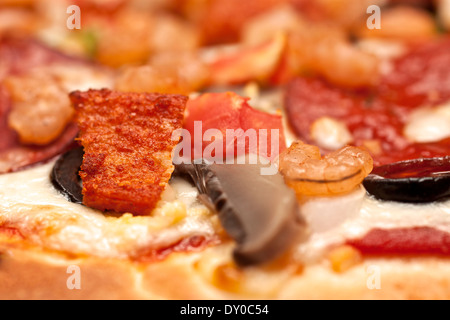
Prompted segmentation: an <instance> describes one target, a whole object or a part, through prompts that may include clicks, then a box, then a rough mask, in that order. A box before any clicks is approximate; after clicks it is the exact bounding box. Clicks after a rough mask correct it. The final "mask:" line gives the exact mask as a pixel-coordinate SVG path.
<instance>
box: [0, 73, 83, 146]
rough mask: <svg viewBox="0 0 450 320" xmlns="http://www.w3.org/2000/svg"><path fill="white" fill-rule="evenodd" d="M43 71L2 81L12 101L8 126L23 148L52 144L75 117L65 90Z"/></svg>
mask: <svg viewBox="0 0 450 320" xmlns="http://www.w3.org/2000/svg"><path fill="white" fill-rule="evenodd" d="M42 71H43V70H41V72H34V73H28V74H26V75H23V76H14V77H8V78H6V79H5V80H4V85H5V86H6V88H7V90H8V92H9V94H10V96H11V101H12V108H11V111H10V113H9V115H8V125H9V127H11V128H12V129H14V130H15V131H16V132H17V134H18V135H19V139H20V141H21V143H23V144H35V145H46V144H48V143H50V142H52V141H54V140H55V139H56V138H57V137H59V136H60V134H61V133H62V132H63V131H64V128H65V127H66V125H67V124H68V123H69V121H70V120H71V118H72V116H73V114H74V111H73V108H72V106H71V104H70V100H69V97H68V96H67V92H66V90H65V89H64V87H63V86H62V85H61V83H60V82H59V81H58V80H57V79H56V78H55V77H54V76H52V75H51V74H48V73H44V72H42Z"/></svg>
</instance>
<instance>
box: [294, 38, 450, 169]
mask: <svg viewBox="0 0 450 320" xmlns="http://www.w3.org/2000/svg"><path fill="white" fill-rule="evenodd" d="M449 100H450V37H446V38H443V39H440V40H439V41H433V42H430V43H428V44H426V45H423V46H421V47H417V48H414V49H412V50H411V51H410V52H409V53H408V54H406V55H405V56H403V57H401V58H399V59H397V60H396V61H395V62H394V64H393V69H392V71H391V72H389V73H388V74H387V75H385V76H384V78H383V81H382V84H381V85H380V86H379V88H376V89H373V90H372V91H371V92H356V91H349V90H346V89H344V88H340V87H336V86H332V85H330V84H328V83H326V82H325V81H323V80H321V79H308V78H297V79H295V80H293V81H291V82H290V83H289V84H288V86H287V89H286V97H285V108H286V112H287V115H288V119H289V123H290V125H291V127H292V128H293V130H294V132H295V133H296V134H297V135H298V137H299V138H300V139H302V140H304V141H306V142H308V143H314V141H313V140H312V139H311V136H310V128H311V125H312V124H313V123H314V121H315V120H317V119H319V118H321V117H332V118H335V119H337V120H340V121H342V122H343V123H345V124H346V125H347V127H348V129H349V130H350V132H351V133H352V135H353V138H354V144H355V145H365V144H366V142H373V141H377V142H378V143H379V146H380V150H378V152H374V154H373V155H372V156H373V158H374V164H375V166H378V165H383V164H388V163H392V162H397V161H403V160H411V159H415V158H430V157H442V156H446V155H448V154H450V142H449V139H445V140H442V141H437V142H433V143H411V142H409V141H408V140H407V139H406V138H405V137H404V136H403V127H404V125H405V123H406V121H407V118H408V115H409V114H410V112H411V111H412V110H413V109H415V108H417V107H420V106H433V105H438V104H441V103H443V102H445V101H449ZM324 151H325V152H326V150H324Z"/></svg>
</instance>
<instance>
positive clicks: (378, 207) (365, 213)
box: [297, 191, 450, 262]
mask: <svg viewBox="0 0 450 320" xmlns="http://www.w3.org/2000/svg"><path fill="white" fill-rule="evenodd" d="M358 192H359V191H357V192H356V194H355V193H353V194H349V195H347V196H344V197H342V198H341V199H340V200H332V199H315V200H312V201H311V203H309V204H308V203H306V204H305V206H312V205H314V202H317V203H320V208H321V210H317V211H316V212H315V213H313V214H316V215H323V216H325V217H326V216H329V217H331V218H332V219H331V220H333V221H336V223H335V225H334V226H329V225H328V227H327V228H326V229H325V230H324V231H322V230H319V232H313V233H312V234H311V236H310V238H309V240H308V241H307V242H305V243H303V244H301V245H299V247H298V255H297V257H298V259H299V260H301V261H303V262H311V261H316V260H317V259H319V258H320V257H322V256H323V254H324V252H325V251H326V250H327V249H328V248H329V247H330V246H333V245H339V244H342V243H344V242H345V240H346V239H350V238H360V237H363V236H364V235H365V234H366V233H367V232H369V231H370V230H371V229H374V228H383V229H392V228H410V227H419V226H427V227H433V228H437V229H440V230H443V231H446V232H450V200H449V201H442V202H433V203H429V204H413V203H400V202H391V201H380V200H376V199H375V198H373V197H371V196H369V195H367V194H364V195H363V197H362V199H358V195H357V194H358ZM351 198H355V199H356V202H353V201H354V199H353V200H352V199H351ZM338 202H341V203H340V205H341V206H344V207H345V206H347V205H348V203H351V202H353V208H349V211H346V210H339V208H338V207H339V204H338ZM316 205H317V204H316ZM355 208H356V209H355ZM335 214H339V215H341V217H336V216H334V215H335ZM313 231H314V230H313ZM315 231H317V230H315Z"/></svg>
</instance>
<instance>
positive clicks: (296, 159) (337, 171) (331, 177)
mask: <svg viewBox="0 0 450 320" xmlns="http://www.w3.org/2000/svg"><path fill="white" fill-rule="evenodd" d="M372 169H373V160H372V158H371V156H370V154H369V153H368V152H367V151H365V150H363V149H361V148H358V147H352V146H347V147H344V148H342V149H340V150H338V151H335V152H333V153H330V154H328V155H326V156H324V157H323V158H322V156H321V154H320V150H319V148H318V147H316V146H311V145H307V144H304V143H303V142H300V141H297V142H294V143H293V144H292V145H291V147H290V148H289V149H288V150H286V151H285V152H283V153H282V154H281V155H280V159H279V170H280V172H281V174H282V175H283V176H284V178H285V181H286V184H287V185H288V186H290V187H291V188H293V189H294V190H295V192H296V194H297V197H298V198H301V197H303V196H333V195H340V194H345V193H349V192H351V191H353V190H354V189H356V188H357V187H358V186H359V185H360V184H361V182H362V181H363V180H364V178H365V177H367V176H368V175H369V174H370V172H371V171H372Z"/></svg>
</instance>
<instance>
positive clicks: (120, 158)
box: [70, 89, 187, 214]
mask: <svg viewBox="0 0 450 320" xmlns="http://www.w3.org/2000/svg"><path fill="white" fill-rule="evenodd" d="M70 98H71V100H72V103H73V105H74V107H75V110H76V120H77V123H78V125H79V128H80V136H79V140H80V141H81V144H82V145H83V147H84V152H85V154H84V159H83V165H82V167H81V173H80V176H81V178H82V181H83V203H84V204H85V205H87V206H89V207H92V208H95V209H99V210H103V211H105V210H111V211H115V212H119V213H124V212H129V213H133V214H150V213H151V212H152V210H153V209H154V208H155V206H156V204H157V202H158V201H159V200H160V197H161V193H162V192H163V191H164V189H165V188H166V186H167V183H168V181H169V179H170V177H171V173H172V171H173V165H172V154H171V153H172V149H173V148H174V147H175V145H176V144H177V142H178V141H177V140H175V139H172V133H173V131H175V130H177V129H181V125H182V121H183V114H184V108H185V105H186V101H187V97H185V96H179V95H164V94H150V93H119V92H113V91H110V90H106V89H104V90H89V91H87V92H79V91H76V92H73V93H72V94H71V95H70ZM130 199H133V201H130Z"/></svg>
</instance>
